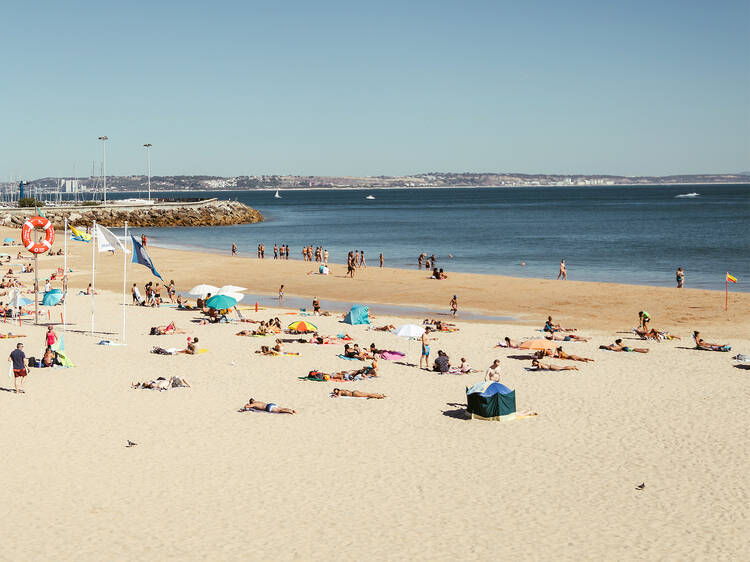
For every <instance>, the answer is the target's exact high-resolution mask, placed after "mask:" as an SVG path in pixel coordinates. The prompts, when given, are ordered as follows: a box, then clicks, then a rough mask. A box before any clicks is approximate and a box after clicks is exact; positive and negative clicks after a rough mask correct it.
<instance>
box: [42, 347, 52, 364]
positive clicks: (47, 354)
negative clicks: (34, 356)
mask: <svg viewBox="0 0 750 562" xmlns="http://www.w3.org/2000/svg"><path fill="white" fill-rule="evenodd" d="M54 366H55V352H54V351H52V348H51V347H50V346H47V349H45V350H44V357H42V367H54Z"/></svg>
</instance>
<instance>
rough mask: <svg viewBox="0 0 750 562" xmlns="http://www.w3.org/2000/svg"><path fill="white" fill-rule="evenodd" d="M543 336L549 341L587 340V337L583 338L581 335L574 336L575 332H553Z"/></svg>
mask: <svg viewBox="0 0 750 562" xmlns="http://www.w3.org/2000/svg"><path fill="white" fill-rule="evenodd" d="M544 338H545V339H548V340H551V341H589V338H584V337H583V336H576V335H575V334H555V333H554V332H553V333H551V334H547V335H546V336H544Z"/></svg>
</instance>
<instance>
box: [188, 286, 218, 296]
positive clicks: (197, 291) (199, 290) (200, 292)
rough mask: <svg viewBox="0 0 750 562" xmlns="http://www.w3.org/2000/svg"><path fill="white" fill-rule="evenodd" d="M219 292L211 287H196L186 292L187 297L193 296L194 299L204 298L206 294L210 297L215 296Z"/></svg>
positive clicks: (216, 288)
mask: <svg viewBox="0 0 750 562" xmlns="http://www.w3.org/2000/svg"><path fill="white" fill-rule="evenodd" d="M218 292H219V288H218V287H214V286H213V285H196V286H195V287H193V288H192V289H190V290H189V291H188V295H193V296H196V297H204V296H206V295H207V294H208V293H211V294H212V295H215V294H216V293H218Z"/></svg>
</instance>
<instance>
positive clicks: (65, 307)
mask: <svg viewBox="0 0 750 562" xmlns="http://www.w3.org/2000/svg"><path fill="white" fill-rule="evenodd" d="M63 246H64V249H63V278H62V282H63V337H62V342H61V347H62V349H63V351H65V328H66V326H67V324H68V295H67V292H68V219H67V217H66V218H65V231H64V234H63Z"/></svg>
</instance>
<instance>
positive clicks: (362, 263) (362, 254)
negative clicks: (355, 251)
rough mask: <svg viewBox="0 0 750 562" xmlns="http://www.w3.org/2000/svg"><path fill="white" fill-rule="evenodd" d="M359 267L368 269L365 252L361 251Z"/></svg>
mask: <svg viewBox="0 0 750 562" xmlns="http://www.w3.org/2000/svg"><path fill="white" fill-rule="evenodd" d="M359 266H360V267H364V268H367V262H366V261H365V251H364V250H360V251H359Z"/></svg>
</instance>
